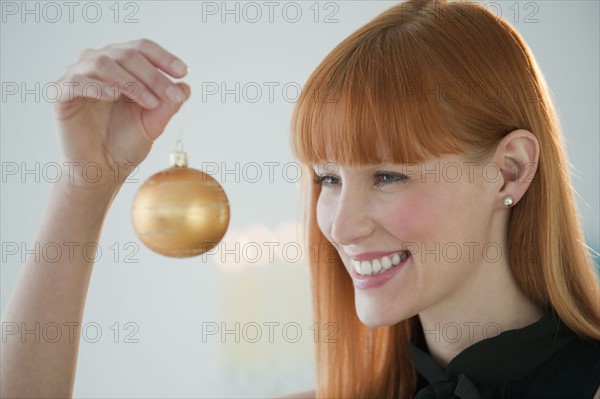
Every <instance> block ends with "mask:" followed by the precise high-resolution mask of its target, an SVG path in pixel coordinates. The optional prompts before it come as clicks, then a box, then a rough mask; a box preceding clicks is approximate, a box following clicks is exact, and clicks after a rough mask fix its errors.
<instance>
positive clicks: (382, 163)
mask: <svg viewBox="0 0 600 399" xmlns="http://www.w3.org/2000/svg"><path fill="white" fill-rule="evenodd" d="M329 164H335V162H326V163H322V162H317V163H314V164H312V165H311V167H310V168H311V169H313V170H315V169H316V168H323V167H325V166H326V165H329ZM390 164H393V162H392V161H391V160H387V159H386V160H384V161H383V162H381V163H375V164H368V165H364V166H363V167H365V168H369V167H371V168H377V167H381V166H384V165H390Z"/></svg>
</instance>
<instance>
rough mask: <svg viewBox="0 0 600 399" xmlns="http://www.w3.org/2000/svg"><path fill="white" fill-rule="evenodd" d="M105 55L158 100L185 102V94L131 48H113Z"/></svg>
mask: <svg viewBox="0 0 600 399" xmlns="http://www.w3.org/2000/svg"><path fill="white" fill-rule="evenodd" d="M107 53H108V54H109V56H110V57H111V58H113V59H114V60H115V61H116V62H117V63H118V64H119V65H121V67H123V69H125V70H126V71H127V72H129V73H130V74H131V75H133V76H135V77H136V78H138V79H139V80H140V81H142V82H143V83H144V84H145V85H146V86H147V87H148V88H150V89H151V90H152V92H153V93H154V94H155V95H156V96H157V97H159V99H162V100H164V101H170V102H172V103H183V101H185V94H184V93H183V92H182V91H181V89H180V88H179V87H177V85H175V84H174V83H173V82H171V80H170V79H169V78H168V77H166V76H165V75H164V74H162V73H161V72H160V71H159V70H158V69H156V66H154V65H153V64H152V63H150V61H149V60H148V59H147V58H146V57H145V56H144V55H143V54H142V53H141V52H139V51H137V50H134V49H132V48H115V49H112V50H110V51H109V52H107Z"/></svg>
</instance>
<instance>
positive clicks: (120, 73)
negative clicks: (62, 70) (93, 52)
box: [89, 54, 159, 108]
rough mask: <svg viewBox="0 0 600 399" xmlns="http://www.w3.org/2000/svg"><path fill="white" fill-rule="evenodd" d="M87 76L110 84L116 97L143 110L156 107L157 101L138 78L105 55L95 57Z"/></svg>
mask: <svg viewBox="0 0 600 399" xmlns="http://www.w3.org/2000/svg"><path fill="white" fill-rule="evenodd" d="M91 62H92V68H91V71H90V72H89V75H92V77H97V78H98V79H100V80H102V81H104V82H110V85H111V87H115V88H116V89H117V91H118V92H117V95H118V96H119V97H120V96H121V95H123V96H125V97H128V98H130V99H131V100H133V101H135V102H137V103H138V104H140V105H141V106H142V107H144V108H154V107H156V106H158V104H159V100H158V98H156V96H155V95H154V94H153V93H152V91H151V90H150V89H149V88H148V87H147V86H146V85H145V84H144V83H143V82H141V81H140V80H139V79H138V78H136V77H135V76H133V75H132V74H130V73H129V72H128V71H127V70H125V69H124V68H123V67H122V66H121V65H119V64H118V63H117V62H116V61H114V60H113V59H111V58H110V57H109V56H107V55H105V54H100V55H98V56H97V57H95V58H94V59H93V60H91Z"/></svg>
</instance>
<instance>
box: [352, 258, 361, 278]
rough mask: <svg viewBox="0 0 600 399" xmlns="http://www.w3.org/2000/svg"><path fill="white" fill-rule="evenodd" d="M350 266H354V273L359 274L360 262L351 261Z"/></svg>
mask: <svg viewBox="0 0 600 399" xmlns="http://www.w3.org/2000/svg"><path fill="white" fill-rule="evenodd" d="M352 265H353V266H354V271H356V273H358V274H360V261H357V260H354V259H352Z"/></svg>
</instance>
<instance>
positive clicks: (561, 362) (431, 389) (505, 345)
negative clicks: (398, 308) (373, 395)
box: [410, 311, 600, 399]
mask: <svg viewBox="0 0 600 399" xmlns="http://www.w3.org/2000/svg"><path fill="white" fill-rule="evenodd" d="M410 350H411V354H412V358H413V361H414V363H415V366H416V368H417V371H418V374H419V376H418V378H419V379H418V383H417V391H416V392H417V394H416V396H415V399H455V398H460V399H491V398H494V399H496V398H499V399H500V398H501V399H504V398H511V399H515V398H523V399H529V398H530V399H533V398H536V399H538V398H543V399H559V398H560V399H564V398H581V399H592V398H593V396H594V393H595V392H596V390H597V389H598V387H599V386H600V341H595V340H592V339H590V338H583V337H581V336H579V335H577V334H576V333H575V332H574V331H572V330H571V329H569V328H568V327H567V326H566V325H565V324H564V323H563V322H562V321H561V320H560V319H559V318H558V316H557V315H556V313H555V312H553V311H549V312H548V313H546V314H545V315H544V316H543V317H542V318H541V319H540V320H538V321H536V322H535V323H533V324H530V325H528V326H525V327H523V328H519V329H513V330H507V331H504V332H502V333H500V334H499V335H497V336H495V337H491V338H486V339H484V340H482V341H479V342H476V343H475V344H473V345H471V346H469V347H468V348H466V349H465V350H463V351H462V352H461V353H460V354H458V356H456V357H455V358H454V359H452V360H451V361H450V363H449V364H448V367H447V368H446V369H445V370H444V369H443V368H442V367H441V366H439V364H438V363H436V362H435V360H433V358H431V356H430V355H429V353H428V351H427V345H426V343H425V338H424V336H423V331H422V329H421V328H417V334H416V337H415V342H411V343H410Z"/></svg>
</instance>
